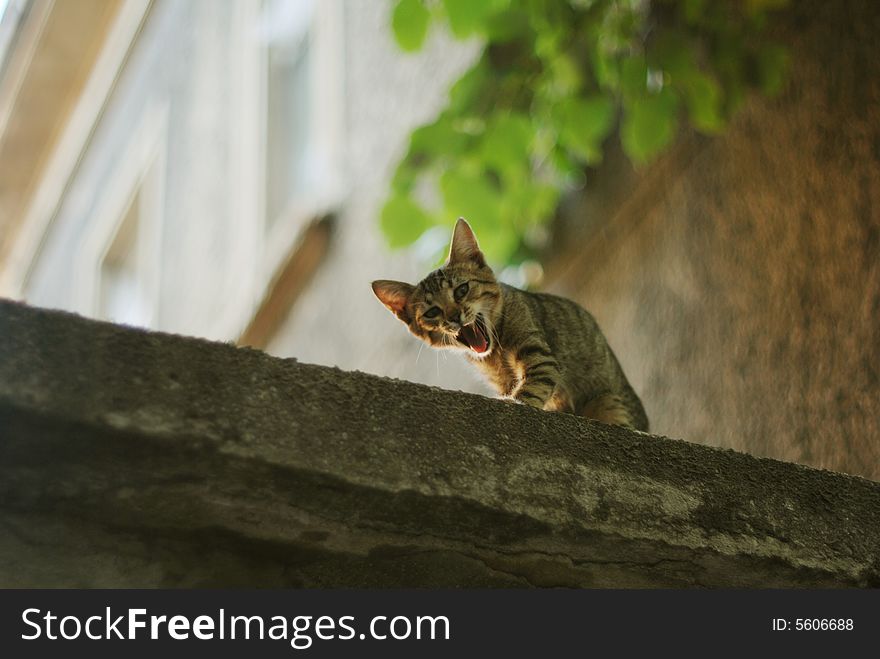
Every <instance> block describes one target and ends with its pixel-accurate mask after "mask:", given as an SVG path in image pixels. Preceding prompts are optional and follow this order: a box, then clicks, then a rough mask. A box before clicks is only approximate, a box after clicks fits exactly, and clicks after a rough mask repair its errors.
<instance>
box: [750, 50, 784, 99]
mask: <svg viewBox="0 0 880 659" xmlns="http://www.w3.org/2000/svg"><path fill="white" fill-rule="evenodd" d="M788 63H789V57H788V51H786V50H785V48H783V47H782V46H779V45H776V44H769V45H766V46H764V47H763V48H762V49H761V50H760V51H759V52H758V78H759V80H760V85H761V91H763V92H764V93H765V94H767V95H768V96H774V95H776V94H778V93H779V92H780V91H782V87H783V85H784V84H785V74H786V72H787V71H788Z"/></svg>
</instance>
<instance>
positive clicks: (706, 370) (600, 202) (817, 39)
mask: <svg viewBox="0 0 880 659" xmlns="http://www.w3.org/2000/svg"><path fill="white" fill-rule="evenodd" d="M878 32H880V5H878V4H877V3H871V2H857V1H852V2H845V3H823V2H796V3H792V8H791V9H790V10H789V13H788V14H787V15H786V17H785V19H784V21H783V25H782V27H781V29H780V35H779V36H780V37H781V38H782V40H783V42H784V43H786V44H788V45H789V46H790V48H791V61H792V68H791V73H790V82H789V84H788V86H787V87H786V90H785V92H784V93H783V94H782V95H781V96H780V97H779V98H777V99H773V100H767V99H760V98H756V99H753V100H752V101H751V102H750V103H749V104H748V106H747V107H746V108H745V110H744V111H743V112H742V113H741V114H739V115H738V116H737V117H736V119H735V120H734V122H733V124H732V125H731V127H730V129H729V130H728V131H727V132H725V133H724V134H723V135H722V136H720V137H718V138H715V139H712V140H697V139H693V138H685V139H684V140H683V141H682V143H681V144H679V146H678V147H677V148H676V149H675V150H674V151H673V153H672V154H670V155H669V156H668V157H666V158H665V159H664V160H662V161H661V162H659V163H657V164H656V165H654V166H651V167H649V168H647V169H645V170H642V171H638V172H633V171H632V170H631V168H630V167H629V166H628V165H627V164H626V163H625V162H623V161H622V159H621V158H619V157H617V156H614V155H612V157H611V158H610V159H609V162H608V163H607V166H606V167H604V168H603V169H601V170H600V171H598V172H596V173H595V175H594V176H593V177H592V179H591V182H590V185H589V186H588V189H587V191H586V195H585V196H586V198H585V199H584V200H583V201H582V202H581V204H580V206H579V208H578V209H577V210H576V211H575V213H574V215H575V216H576V218H575V222H574V226H577V227H578V229H577V230H574V229H572V232H573V235H576V236H577V237H576V238H574V237H570V238H569V239H570V240H573V241H575V242H577V248H576V249H574V250H572V251H570V252H569V253H567V254H564V255H563V256H562V257H560V258H559V259H557V260H556V261H555V263H553V264H552V265H551V267H550V268H549V269H550V272H551V278H552V280H553V288H554V289H555V290H558V291H561V292H563V293H565V294H569V295H571V296H573V297H575V298H576V299H577V300H579V301H580V302H581V303H583V304H584V305H585V306H586V307H587V308H589V309H591V310H592V311H593V312H594V313H595V314H596V316H597V317H598V319H599V321H600V324H601V325H602V326H603V327H604V328H605V330H606V332H607V333H608V334H609V337H610V340H611V344H612V346H613V347H614V348H615V350H616V351H617V354H618V356H619V357H620V359H621V362H622V363H623V365H624V368H625V370H626V371H627V373H629V374H630V376H631V377H632V380H633V383H634V385H635V388H636V390H637V391H638V392H639V393H640V394H642V396H643V400H644V402H645V406H646V408H647V411H648V415H649V417H650V418H651V427H652V430H654V431H656V432H659V433H661V434H669V435H672V436H675V437H685V438H687V439H688V440H689V441H696V442H703V443H709V444H717V445H721V446H727V447H732V448H735V449H738V450H743V451H748V452H749V453H753V454H755V455H765V456H772V457H776V458H780V459H783V460H788V461H793V462H800V463H804V464H810V465H814V466H817V467H824V468H827V469H833V470H839V471H845V472H849V473H852V474H859V475H862V476H866V477H869V478H873V479H880V441H878V437H880V422H878V419H880V210H878V209H880V149H878V145H880V59H878V57H877V53H876V35H877V34H878Z"/></svg>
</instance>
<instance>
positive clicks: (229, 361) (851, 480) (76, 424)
mask: <svg viewBox="0 0 880 659" xmlns="http://www.w3.org/2000/svg"><path fill="white" fill-rule="evenodd" d="M0 337H2V341H0V586H3V587H38V586H39V587H56V586H57V587H60V586H88V587H92V586H94V587H116V586H119V587H123V586H125V587H154V586H166V587H187V586H205V587H209V586H210V587H234V586H267V587H330V586H346V587H360V586H373V587H386V586H387V587H411V586H412V587H419V586H438V587H439V586H453V587H457V586H468V587H485V586H517V587H529V586H571V587H691V586H697V587H841V586H844V587H846V586H880V484H878V483H875V482H872V481H868V480H864V479H860V478H855V477H850V476H845V475H841V474H835V473H831V472H825V471H818V470H815V469H810V468H806V467H802V466H799V465H794V464H787V463H782V462H777V461H774V460H769V459H758V458H754V457H751V456H748V455H744V454H740V453H735V452H733V451H730V450H721V449H714V448H709V447H706V446H698V445H695V444H690V443H687V442H684V441H677V440H671V439H666V438H661V437H655V436H650V435H645V434H641V433H634V432H629V431H627V430H624V429H621V428H617V427H611V426H604V425H601V424H598V423H594V422H591V421H588V420H585V419H581V418H576V417H573V416H568V415H563V414H553V413H545V412H539V411H536V410H533V409H530V408H527V407H523V406H519V405H515V404H512V403H509V402H504V401H497V400H490V399H486V398H483V397H480V396H475V395H471V394H463V393H457V392H451V391H442V390H438V389H434V388H430V387H425V386H420V385H415V384H411V383H406V382H401V381H396V380H389V379H385V378H379V377H375V376H371V375H366V374H363V373H349V372H343V371H340V370H338V369H333V368H326V367H322V366H314V365H309V364H302V363H298V362H296V361H294V360H284V359H276V358H273V357H270V356H268V355H266V354H264V353H261V352H258V351H254V350H247V349H238V348H235V347H233V346H231V345H226V344H218V343H210V342H207V341H202V340H198V339H191V338H184V337H180V336H172V335H167V334H160V333H152V332H146V331H141V330H135V329H130V328H124V327H118V326H114V325H111V324H107V323H100V322H95V321H91V320H86V319H83V318H80V317H77V316H73V315H70V314H66V313H60V312H55V311H46V310H40V309H34V308H29V307H27V306H24V305H20V304H16V303H11V302H2V301H0ZM816 431H817V432H821V429H817V430H816Z"/></svg>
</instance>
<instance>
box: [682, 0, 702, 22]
mask: <svg viewBox="0 0 880 659" xmlns="http://www.w3.org/2000/svg"><path fill="white" fill-rule="evenodd" d="M705 4H706V0H684V2H683V3H682V11H683V13H684V20H685V22H686V23H687V24H688V25H694V24H695V23H698V22H699V20H700V18H701V17H702V15H703V8H704V7H705Z"/></svg>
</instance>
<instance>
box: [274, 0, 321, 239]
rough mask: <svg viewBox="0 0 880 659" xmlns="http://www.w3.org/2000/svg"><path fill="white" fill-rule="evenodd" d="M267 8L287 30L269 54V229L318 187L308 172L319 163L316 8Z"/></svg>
mask: <svg viewBox="0 0 880 659" xmlns="http://www.w3.org/2000/svg"><path fill="white" fill-rule="evenodd" d="M279 5H280V6H279ZM268 8H269V10H270V15H272V16H273V19H274V20H275V21H278V22H280V23H282V24H287V25H288V26H289V27H288V28H287V29H285V30H277V29H276V30H275V33H274V34H272V35H271V36H272V38H271V39H270V42H269V47H268V49H267V54H266V56H267V63H266V66H267V80H266V138H267V139H266V225H267V228H271V227H272V226H273V225H274V224H275V223H276V222H277V221H278V220H279V219H280V218H281V217H282V216H284V215H286V214H289V213H290V212H291V211H293V209H291V208H290V206H291V204H292V202H293V201H294V200H296V199H303V198H305V197H307V196H308V195H309V190H311V189H313V188H314V185H315V183H316V181H314V180H312V181H310V180H309V177H310V176H313V175H314V174H315V172H314V170H313V169H312V168H311V167H310V166H309V165H310V163H311V162H312V161H314V159H315V154H314V153H313V150H314V143H313V140H311V139H310V130H309V126H310V123H311V120H312V108H311V107H310V106H311V104H312V100H313V94H312V91H311V88H312V70H311V68H312V66H311V65H312V62H313V55H312V52H311V51H312V48H313V47H312V44H311V40H312V31H311V30H310V29H309V26H310V23H311V21H312V18H313V15H314V4H313V3H312V2H310V1H308V0H298V1H295V2H279V0H274V1H273V2H270V3H268ZM282 10H285V11H282ZM290 10H293V11H294V12H300V15H299V16H297V15H296V14H294V15H290Z"/></svg>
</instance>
